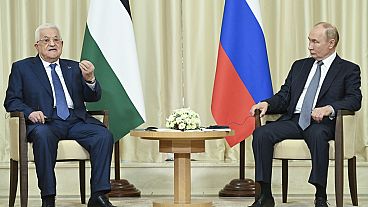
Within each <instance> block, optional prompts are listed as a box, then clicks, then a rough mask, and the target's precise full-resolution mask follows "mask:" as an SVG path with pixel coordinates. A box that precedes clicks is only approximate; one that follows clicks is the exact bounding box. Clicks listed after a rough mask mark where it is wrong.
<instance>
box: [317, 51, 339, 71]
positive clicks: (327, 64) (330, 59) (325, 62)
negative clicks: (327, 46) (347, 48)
mask: <svg viewBox="0 0 368 207" xmlns="http://www.w3.org/2000/svg"><path fill="white" fill-rule="evenodd" d="M336 55H337V54H336V51H335V52H334V53H332V54H331V55H330V56H328V57H327V58H325V59H324V60H322V62H323V65H324V66H325V67H326V68H330V66H331V64H332V62H333V61H334V60H335V58H336ZM314 64H317V60H316V61H315V62H314Z"/></svg>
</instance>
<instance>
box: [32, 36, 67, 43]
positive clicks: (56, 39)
mask: <svg viewBox="0 0 368 207" xmlns="http://www.w3.org/2000/svg"><path fill="white" fill-rule="evenodd" d="M51 41H52V42H54V43H55V44H60V43H61V42H62V41H63V40H62V39H61V38H58V37H53V38H48V37H46V38H42V39H40V40H38V41H37V43H38V42H42V43H43V44H45V45H48V44H50V43H51Z"/></svg>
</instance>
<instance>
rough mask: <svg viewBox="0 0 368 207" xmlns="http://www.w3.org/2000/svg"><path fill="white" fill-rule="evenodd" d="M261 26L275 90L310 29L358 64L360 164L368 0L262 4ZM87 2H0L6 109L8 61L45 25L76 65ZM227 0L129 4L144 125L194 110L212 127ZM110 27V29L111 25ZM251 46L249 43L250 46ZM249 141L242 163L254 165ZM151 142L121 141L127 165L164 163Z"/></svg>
mask: <svg viewBox="0 0 368 207" xmlns="http://www.w3.org/2000/svg"><path fill="white" fill-rule="evenodd" d="M260 3H261V13H262V18H263V28H264V33H265V37H266V42H267V49H268V58H269V63H270V70H271V75H272V82H273V88H274V92H276V91H277V90H278V89H279V88H280V86H281V84H282V83H283V81H284V79H285V78H286V75H287V73H288V71H289V69H290V66H291V64H292V62H293V61H294V60H295V59H298V58H303V57H305V56H308V50H307V44H308V40H307V36H308V33H309V30H310V29H311V27H312V26H313V24H315V23H317V22H319V21H328V22H331V23H333V24H335V25H336V26H337V27H338V29H339V31H340V36H341V38H340V43H339V45H338V54H339V55H340V56H341V57H343V58H345V59H348V60H351V61H353V62H355V63H357V64H359V65H360V67H361V71H362V91H363V105H362V109H361V110H360V111H359V112H358V113H357V117H358V120H359V122H358V129H359V130H358V133H357V138H358V139H359V144H358V145H357V147H358V151H359V159H360V160H366V159H367V157H368V128H367V127H366V126H367V124H368V123H367V121H368V119H367V118H366V117H368V111H367V110H368V107H367V98H366V96H365V95H366V94H367V84H366V82H367V67H368V62H367V61H368V42H367V41H368V31H367V28H368V23H367V19H368V2H367V1H365V0H356V1H351V0H323V1H320V0H280V1H273V0H261V1H260ZM88 5H89V1H88V0H80V1H74V0H63V1H58V0H2V2H1V4H0V18H1V19H0V24H1V25H0V26H1V31H2V32H1V33H0V55H1V58H0V61H1V62H0V67H1V69H0V78H1V80H2V81H1V82H0V101H1V103H3V100H4V97H5V90H6V88H7V81H8V75H9V73H10V67H11V63H12V62H14V61H16V60H18V59H23V58H25V57H28V56H34V55H35V50H34V49H33V42H34V30H35V28H36V27H37V26H38V25H39V24H41V23H43V22H53V23H56V24H57V25H59V27H60V29H61V33H62V36H63V39H64V52H63V57H64V58H71V59H75V60H78V59H79V58H80V52H81V47H82V41H83V35H84V28H85V22H86V18H87V13H88ZM223 6H224V0H153V1H147V0H131V12H132V19H133V24H134V29H135V34H136V42H137V50H138V57H139V64H140V73H141V77H142V85H143V93H144V99H145V107H146V113H147V122H146V124H144V125H142V126H141V127H146V126H164V124H165V118H166V117H167V116H168V115H169V114H170V112H171V111H172V110H173V109H176V108H180V107H184V106H185V107H191V108H192V109H193V110H195V111H197V112H198V113H199V114H200V115H201V120H202V123H203V125H210V124H214V121H213V118H212V115H211V111H210V106H211V94H212V87H213V79H214V75H215V70H216V60H217V49H218V44H219V37H220V31H221V21H222V13H223ZM113 26H114V25H113V24H111V27H113ZM249 41H251V40H249ZM0 113H1V114H0V115H1V116H0V162H7V161H8V158H9V156H8V154H9V152H8V135H9V128H8V125H7V117H6V113H5V110H4V109H3V108H2V107H1V109H0ZM250 142H251V139H247V141H246V143H247V149H246V152H247V154H246V155H247V156H246V157H247V161H248V162H252V161H253V157H252V152H251V147H250ZM157 145H158V143H157V142H155V141H147V140H140V139H137V138H134V137H130V136H126V137H124V138H123V139H122V140H121V141H120V147H121V159H122V160H124V161H126V162H133V161H134V162H135V161H138V162H161V161H163V160H165V159H166V158H167V157H170V156H171V155H170V154H160V153H159V152H158V149H157ZM238 154H239V152H238V147H237V146H236V147H234V148H229V147H228V145H227V144H226V142H225V141H224V140H217V141H208V142H207V143H206V153H201V154H195V155H193V158H194V159H198V160H207V161H214V162H216V161H225V160H226V161H231V160H237V159H238V157H239V155H238Z"/></svg>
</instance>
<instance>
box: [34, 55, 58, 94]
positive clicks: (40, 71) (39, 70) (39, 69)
mask: <svg viewBox="0 0 368 207" xmlns="http://www.w3.org/2000/svg"><path fill="white" fill-rule="evenodd" d="M31 67H32V71H33V73H35V74H36V76H37V78H38V79H39V82H40V83H41V85H42V86H43V87H44V88H45V89H46V91H47V93H48V94H49V95H50V96H51V97H53V95H52V89H51V84H50V80H49V78H48V77H47V73H46V70H45V68H44V66H43V64H42V61H41V59H40V57H39V56H38V55H37V56H36V57H35V58H33V64H32V66H31Z"/></svg>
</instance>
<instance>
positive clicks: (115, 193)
mask: <svg viewBox="0 0 368 207" xmlns="http://www.w3.org/2000/svg"><path fill="white" fill-rule="evenodd" d="M114 162H115V179H112V180H110V183H111V191H110V193H109V197H140V196H141V191H140V190H138V189H137V188H136V187H135V186H134V185H133V184H131V183H129V181H128V180H126V179H120V146H119V141H117V142H115V144H114Z"/></svg>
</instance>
